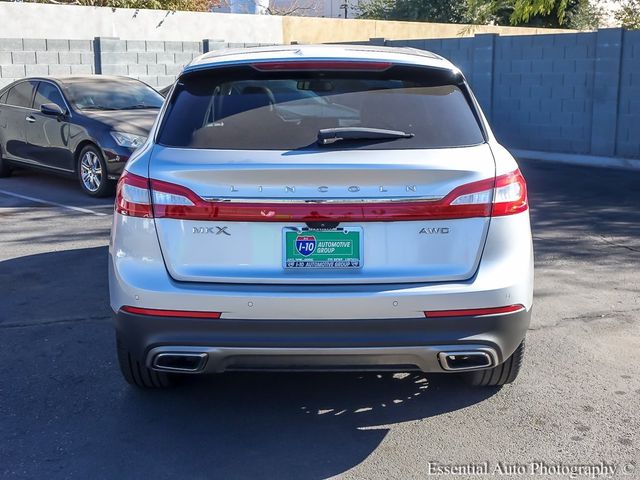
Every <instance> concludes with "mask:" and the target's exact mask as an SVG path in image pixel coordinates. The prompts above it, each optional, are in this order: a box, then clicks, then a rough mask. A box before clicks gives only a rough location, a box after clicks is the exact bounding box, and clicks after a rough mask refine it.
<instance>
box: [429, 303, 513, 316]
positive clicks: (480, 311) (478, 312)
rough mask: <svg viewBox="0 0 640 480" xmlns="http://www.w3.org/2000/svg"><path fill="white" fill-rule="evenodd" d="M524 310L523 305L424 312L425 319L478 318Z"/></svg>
mask: <svg viewBox="0 0 640 480" xmlns="http://www.w3.org/2000/svg"><path fill="white" fill-rule="evenodd" d="M522 310H524V305H507V306H506V307H493V308H472V309H468V310H437V311H435V312H424V316H425V317H427V318H442V317H479V316H483V315H498V314H501V313H515V312H520V311H522Z"/></svg>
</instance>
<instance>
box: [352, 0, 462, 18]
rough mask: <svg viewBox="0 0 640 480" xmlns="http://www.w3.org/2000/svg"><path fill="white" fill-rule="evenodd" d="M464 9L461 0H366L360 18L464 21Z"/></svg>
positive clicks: (361, 8) (359, 7)
mask: <svg viewBox="0 0 640 480" xmlns="http://www.w3.org/2000/svg"><path fill="white" fill-rule="evenodd" d="M464 10H465V4H464V2H461V1H460V0H369V1H367V0H365V1H361V2H360V3H359V4H358V18H367V19H377V20H410V21H429V22H441V23H462V21H463V20H464Z"/></svg>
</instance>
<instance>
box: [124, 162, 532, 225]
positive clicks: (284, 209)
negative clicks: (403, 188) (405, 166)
mask: <svg viewBox="0 0 640 480" xmlns="http://www.w3.org/2000/svg"><path fill="white" fill-rule="evenodd" d="M149 183H150V187H151V190H152V191H154V192H157V193H164V194H169V195H174V196H177V197H183V198H184V199H188V201H185V202H177V203H176V204H162V203H154V204H153V206H152V207H151V206H150V205H148V204H138V203H135V201H133V200H132V199H135V198H137V196H141V195H140V194H141V192H140V190H139V189H146V188H149ZM125 185H127V186H130V187H133V188H129V189H127V188H125ZM514 185H516V186H517V187H519V188H518V189H517V190H516V194H517V195H518V198H516V199H514V198H511V197H507V198H509V200H508V201H505V202H497V203H491V202H490V201H489V200H487V201H485V202H484V203H468V202H467V203H464V202H462V203H460V202H459V203H453V202H454V200H456V199H458V198H459V197H461V196H465V195H471V194H476V193H481V192H486V191H491V189H494V188H495V191H496V192H498V191H500V187H505V188H509V187H510V186H511V187H512V186H514ZM513 194H514V192H511V191H506V192H505V195H507V196H508V195H511V196H513ZM148 196H149V198H151V191H150V192H149V195H148ZM175 198H176V197H174V199H175ZM486 198H487V199H490V198H491V196H490V195H489V196H487V197H486ZM496 200H498V198H496ZM149 202H151V200H149ZM191 204H192V205H191ZM527 208H528V204H527V193H526V184H525V182H524V178H523V177H522V174H521V173H520V171H519V170H516V171H514V172H511V173H508V174H505V175H501V176H499V177H497V178H495V179H494V178H489V179H485V180H480V181H477V182H472V183H468V184H465V185H462V186H459V187H457V188H455V189H453V190H452V191H451V192H450V193H449V194H448V195H446V196H445V197H444V198H442V199H441V200H437V201H418V202H416V201H413V202H410V201H406V202H403V201H394V202H375V203H338V204H332V203H316V204H314V203H303V202H301V203H276V202H274V203H239V202H238V203H236V202H221V201H207V200H204V199H202V198H200V197H199V196H198V195H196V194H195V193H194V192H193V191H191V190H189V189H188V188H186V187H183V186H180V185H175V184H173V183H168V182H164V181H161V180H153V179H152V180H151V181H149V180H147V179H146V178H143V177H139V176H137V175H133V174H131V173H128V172H125V174H124V175H123V176H122V177H121V178H120V182H119V183H118V194H117V196H116V211H117V212H118V213H121V214H123V215H129V216H138V217H150V216H154V217H156V218H175V219H181V220H205V221H206V220H217V221H244V222H308V221H321V220H325V221H326V220H331V221H338V222H346V221H352V222H387V221H401V220H404V221H410V220H450V219H457V218H474V217H489V216H490V215H493V216H501V215H511V214H514V213H519V212H522V211H525V210H526V209H527ZM151 210H152V211H151Z"/></svg>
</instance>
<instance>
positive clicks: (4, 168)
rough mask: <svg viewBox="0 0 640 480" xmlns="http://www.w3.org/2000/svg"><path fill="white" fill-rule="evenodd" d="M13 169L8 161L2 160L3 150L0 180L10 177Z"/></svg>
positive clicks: (0, 157)
mask: <svg viewBox="0 0 640 480" xmlns="http://www.w3.org/2000/svg"><path fill="white" fill-rule="evenodd" d="M12 172H13V169H12V168H11V167H10V166H9V164H8V163H7V161H6V160H3V159H2V150H0V178H4V177H10V176H11V173H12Z"/></svg>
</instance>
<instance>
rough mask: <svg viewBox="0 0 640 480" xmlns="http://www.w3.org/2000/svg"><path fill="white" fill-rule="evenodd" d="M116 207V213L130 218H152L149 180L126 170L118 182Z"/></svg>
mask: <svg viewBox="0 0 640 480" xmlns="http://www.w3.org/2000/svg"><path fill="white" fill-rule="evenodd" d="M115 205H116V212H118V213H120V214H122V215H127V216H128V217H143V218H150V217H152V216H153V214H152V211H151V198H150V197H149V179H147V178H144V177H141V176H139V175H135V174H133V173H130V172H127V171H126V170H125V171H124V173H123V174H122V176H121V177H120V180H118V186H117V188H116V202H115Z"/></svg>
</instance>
